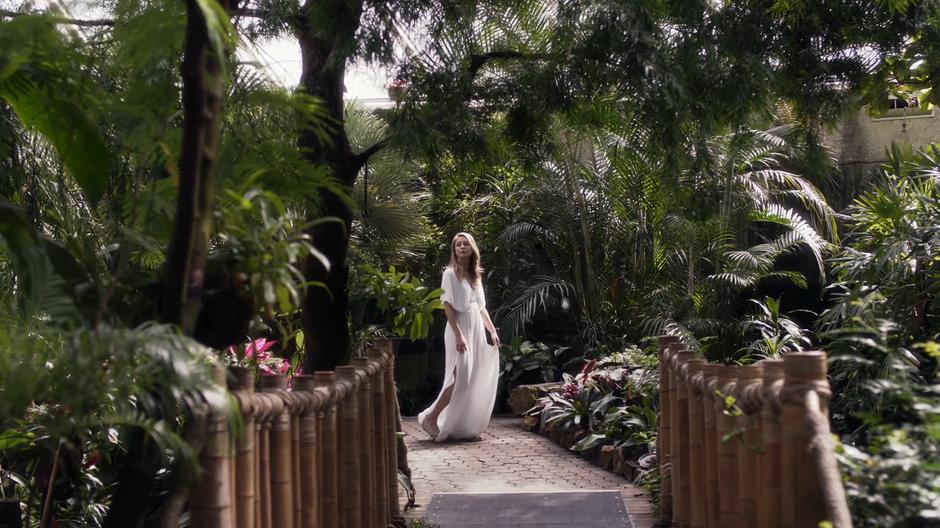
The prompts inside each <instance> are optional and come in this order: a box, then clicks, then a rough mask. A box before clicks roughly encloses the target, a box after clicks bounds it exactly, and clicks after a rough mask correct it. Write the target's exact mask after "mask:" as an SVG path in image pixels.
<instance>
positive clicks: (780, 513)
mask: <svg viewBox="0 0 940 528" xmlns="http://www.w3.org/2000/svg"><path fill="white" fill-rule="evenodd" d="M659 379H660V388H659V390H660V402H661V405H660V409H661V411H660V420H659V437H658V447H657V449H658V450H657V452H658V453H659V464H660V478H661V481H660V482H661V484H662V494H661V503H660V504H661V510H660V511H661V515H662V519H663V520H664V521H666V522H668V523H671V526H677V527H680V528H712V527H721V528H745V527H747V528H750V527H754V526H758V527H761V528H805V527H812V528H816V527H818V526H820V523H821V522H823V521H828V522H829V523H831V525H832V526H833V527H834V528H851V526H852V520H851V517H850V515H849V511H848V505H847V503H846V497H845V490H844V489H843V487H842V479H841V476H840V474H839V469H838V466H837V463H836V459H835V446H834V442H833V439H832V433H831V432H830V431H829V419H828V406H829V398H830V396H831V394H830V391H829V384H828V382H827V380H826V355H825V354H824V353H822V352H800V353H791V354H786V355H785V356H784V358H783V359H782V360H780V359H778V360H764V361H761V362H759V363H756V364H753V365H748V366H727V365H715V364H708V363H706V362H705V361H704V360H702V359H700V358H696V357H695V354H694V353H693V352H691V351H689V350H687V349H686V348H685V347H684V346H683V345H682V344H681V343H680V342H679V340H678V339H676V338H673V337H663V338H661V339H660V362H659Z"/></svg>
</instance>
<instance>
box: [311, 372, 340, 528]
mask: <svg viewBox="0 0 940 528" xmlns="http://www.w3.org/2000/svg"><path fill="white" fill-rule="evenodd" d="M334 378H335V376H334V375H333V373H332V372H327V371H321V372H315V373H314V374H313V381H314V385H315V386H316V389H317V390H318V391H321V392H325V393H327V394H329V400H328V401H327V403H326V405H325V407H324V409H323V427H322V428H321V431H322V434H321V435H320V436H321V440H320V443H321V445H322V447H323V449H322V452H321V456H322V458H321V459H320V462H321V467H322V468H323V469H322V474H321V476H322V478H321V481H320V482H321V483H322V486H321V487H320V505H321V508H322V511H321V517H320V521H321V522H320V526H323V527H327V526H340V514H339V461H338V458H339V457H338V456H337V455H338V453H337V436H338V432H339V431H338V427H337V413H336V406H337V403H336V402H337V401H338V400H339V398H340V394H339V391H338V390H337V387H336V385H335V384H334Z"/></svg>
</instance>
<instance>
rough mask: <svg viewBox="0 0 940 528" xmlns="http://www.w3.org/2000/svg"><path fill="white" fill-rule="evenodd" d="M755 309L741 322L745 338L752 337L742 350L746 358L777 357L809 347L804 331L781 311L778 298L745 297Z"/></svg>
mask: <svg viewBox="0 0 940 528" xmlns="http://www.w3.org/2000/svg"><path fill="white" fill-rule="evenodd" d="M748 301H749V302H750V303H751V304H752V305H753V306H755V307H756V308H757V310H758V312H757V314H756V315H754V316H751V317H749V318H747V319H744V320H742V321H741V327H742V328H741V329H742V332H743V333H744V335H745V339H748V338H749V339H751V342H750V344H748V345H747V348H746V349H745V350H744V353H745V354H746V355H745V358H753V359H759V358H770V359H777V358H779V357H780V356H781V355H783V354H786V353H788V352H800V351H803V350H806V349H808V348H809V347H810V346H811V344H812V342H811V340H810V338H809V336H808V335H807V331H806V330H804V329H803V327H801V326H800V325H799V324H797V323H796V322H795V321H794V320H793V319H790V318H789V317H787V316H786V315H784V314H783V313H782V311H781V306H782V304H781V302H780V299H779V298H777V299H774V298H772V297H767V298H766V299H764V301H763V302H762V301H758V300H756V299H748Z"/></svg>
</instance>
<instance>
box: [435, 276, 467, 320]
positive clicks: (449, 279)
mask: <svg viewBox="0 0 940 528" xmlns="http://www.w3.org/2000/svg"><path fill="white" fill-rule="evenodd" d="M441 288H442V289H443V290H444V293H443V294H442V295H441V301H443V302H446V303H447V304H449V305H451V306H452V307H453V308H454V309H455V310H458V311H461V312H464V311H466V310H467V304H468V302H467V299H465V298H464V297H466V295H465V293H464V289H463V288H462V287H461V284H460V279H458V278H457V274H456V273H454V270H453V269H451V268H446V269H445V270H444V276H443V277H441Z"/></svg>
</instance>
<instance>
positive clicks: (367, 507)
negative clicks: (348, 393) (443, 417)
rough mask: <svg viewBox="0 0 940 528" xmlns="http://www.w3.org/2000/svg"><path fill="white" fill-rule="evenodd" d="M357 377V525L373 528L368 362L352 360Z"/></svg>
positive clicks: (365, 360) (370, 392)
mask: <svg viewBox="0 0 940 528" xmlns="http://www.w3.org/2000/svg"><path fill="white" fill-rule="evenodd" d="M352 364H353V366H354V367H356V373H357V374H358V375H359V394H358V395H357V401H358V403H359V450H360V453H361V456H360V458H361V461H362V463H361V464H360V466H359V492H360V497H361V502H362V508H361V511H360V520H359V523H360V525H361V526H362V527H363V528H373V523H374V521H375V495H374V491H375V488H374V486H373V483H372V481H373V479H374V478H375V456H374V452H373V449H372V435H373V430H372V429H373V424H372V381H371V379H370V377H371V376H370V372H369V369H370V366H369V360H367V359H365V358H357V359H353V361H352Z"/></svg>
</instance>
